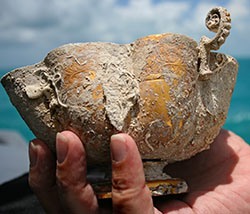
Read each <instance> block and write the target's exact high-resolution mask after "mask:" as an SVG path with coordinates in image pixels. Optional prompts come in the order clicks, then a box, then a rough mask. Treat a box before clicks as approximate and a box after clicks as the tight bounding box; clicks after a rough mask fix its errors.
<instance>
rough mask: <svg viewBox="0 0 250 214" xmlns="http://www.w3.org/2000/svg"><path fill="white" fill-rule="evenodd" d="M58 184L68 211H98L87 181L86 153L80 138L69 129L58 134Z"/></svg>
mask: <svg viewBox="0 0 250 214" xmlns="http://www.w3.org/2000/svg"><path fill="white" fill-rule="evenodd" d="M56 141H57V142H56V148H57V172H56V177H57V185H58V191H59V196H60V200H61V202H62V205H64V210H66V213H90V214H91V213H96V212H97V209H98V203H97V199H96V196H95V194H94V192H93V189H92V187H91V186H90V184H88V183H87V181H86V168H87V167H86V154H85V150H84V147H83V145H82V142H81V141H80V139H79V138H78V137H77V136H76V135H75V134H73V133H72V132H69V131H64V132H62V133H58V134H57V140H56Z"/></svg>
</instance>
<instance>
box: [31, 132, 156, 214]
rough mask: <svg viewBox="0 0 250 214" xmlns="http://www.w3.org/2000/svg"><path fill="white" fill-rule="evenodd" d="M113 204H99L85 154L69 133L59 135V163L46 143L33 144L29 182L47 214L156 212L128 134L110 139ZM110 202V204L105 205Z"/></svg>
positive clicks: (138, 156) (135, 148) (35, 142)
mask: <svg viewBox="0 0 250 214" xmlns="http://www.w3.org/2000/svg"><path fill="white" fill-rule="evenodd" d="M110 147H111V157H112V205H111V203H110V201H107V200H105V201H102V202H99V203H98V200H97V198H96V196H95V193H94V191H93V189H92V187H91V185H90V184H89V183H88V181H87V179H86V168H87V165H86V153H85V150H84V146H83V145H82V142H81V141H80V139H79V138H78V137H77V136H76V135H75V134H74V133H72V132H70V131H64V132H62V133H59V134H57V138H56V150H57V160H55V158H54V156H53V155H52V153H51V151H50V150H49V149H48V147H47V146H46V144H45V143H43V142H41V141H40V140H38V139H36V140H34V141H33V142H31V143H30V147H29V154H30V162H31V163H30V173H29V183H30V186H31V188H32V189H33V191H34V192H35V194H36V196H37V198H38V199H39V201H40V203H41V205H42V206H43V208H44V209H45V211H46V212H47V213H67V214H68V213H74V214H76V213H90V214H91V213H111V212H112V211H113V212H114V213H140V214H141V213H154V212H155V213H157V212H158V211H157V210H154V208H153V202H152V197H151V193H150V191H149V189H148V187H147V186H146V185H145V177H144V171H143V166H142V162H141V158H140V154H139V152H138V149H137V147H136V144H135V143H134V141H133V139H132V138H131V137H130V136H128V135H126V134H118V135H114V136H112V138H111V144H110ZM105 202H107V204H106V203H105Z"/></svg>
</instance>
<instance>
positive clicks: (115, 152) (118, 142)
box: [110, 134, 127, 162]
mask: <svg viewBox="0 0 250 214" xmlns="http://www.w3.org/2000/svg"><path fill="white" fill-rule="evenodd" d="M110 149H111V157H112V160H113V161H116V162H120V161H122V160H123V159H124V158H125V157H126V155H127V146H126V139H125V138H124V137H123V136H122V135H121V134H116V135H112V136H111V144H110Z"/></svg>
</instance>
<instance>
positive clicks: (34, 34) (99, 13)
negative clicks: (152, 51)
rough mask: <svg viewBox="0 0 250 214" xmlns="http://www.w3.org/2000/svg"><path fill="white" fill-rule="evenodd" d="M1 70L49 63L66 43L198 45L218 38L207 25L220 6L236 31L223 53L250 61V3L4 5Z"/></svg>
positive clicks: (38, 1) (10, 0)
mask: <svg viewBox="0 0 250 214" xmlns="http://www.w3.org/2000/svg"><path fill="white" fill-rule="evenodd" d="M0 3H1V4H0V68H15V67H19V66H24V65H29V64H34V63H36V62H39V61H41V60H43V58H44V57H45V56H46V54H47V53H48V52H49V51H50V50H52V49H54V48H56V47H58V46H60V45H63V44H66V43H74V42H96V41H102V42H115V43H121V44H123V43H131V42H133V41H134V40H135V39H137V38H140V37H143V36H146V35H150V34H159V33H167V32H172V33H180V34H185V35H187V36H189V37H191V38H193V39H194V40H196V41H197V42H199V40H200V37H201V36H202V35H208V36H210V37H212V36H213V34H211V33H210V32H209V31H208V30H207V29H206V27H205V24H204V20H205V18H206V15H207V13H208V11H209V10H210V9H211V8H213V7H214V6H223V7H226V8H227V9H228V11H229V12H230V13H231V18H232V30H231V34H230V36H229V38H228V39H227V41H226V43H225V44H224V45H223V47H222V48H221V49H220V52H223V53H226V54H229V55H232V56H234V57H250V36H249V35H250V1H249V0H207V1H205V0H70V1H69V0H1V2H0Z"/></svg>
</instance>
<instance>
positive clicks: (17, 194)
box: [0, 173, 45, 214]
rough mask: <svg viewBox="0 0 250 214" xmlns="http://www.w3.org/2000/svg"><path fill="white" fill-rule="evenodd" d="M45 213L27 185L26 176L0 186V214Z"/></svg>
mask: <svg viewBox="0 0 250 214" xmlns="http://www.w3.org/2000/svg"><path fill="white" fill-rule="evenodd" d="M8 213H10V214H11V213H13V214H15V213H18V214H24V213H25V214H33V213H35V214H40V213H45V212H44V211H43V209H42V207H41V206H40V204H39V202H38V200H37V199H36V196H35V195H34V194H33V192H32V191H31V189H30V187H29V184H28V174H27V173H26V174H24V175H23V176H21V177H18V178H16V179H14V180H11V181H9V182H6V183H4V184H2V185H0V214H8Z"/></svg>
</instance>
